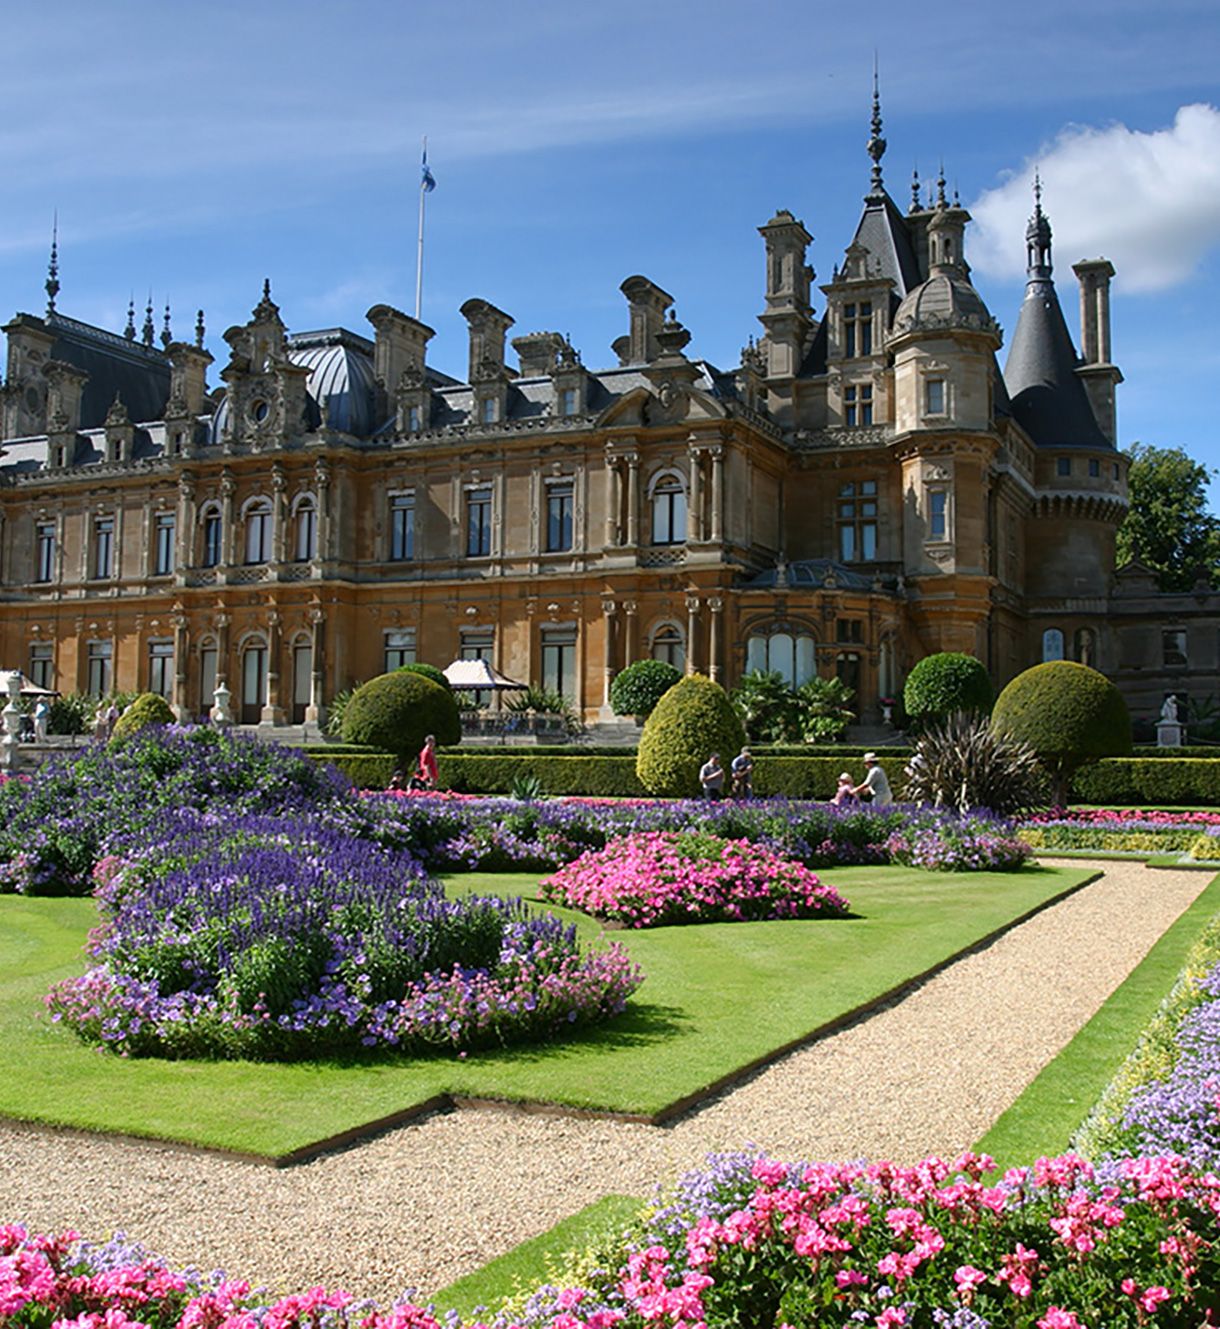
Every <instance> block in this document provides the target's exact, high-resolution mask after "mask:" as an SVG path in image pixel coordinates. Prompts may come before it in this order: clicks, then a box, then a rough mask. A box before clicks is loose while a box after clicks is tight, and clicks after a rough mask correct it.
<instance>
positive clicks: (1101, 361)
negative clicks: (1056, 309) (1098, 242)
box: [1072, 258, 1123, 447]
mask: <svg viewBox="0 0 1220 1329" xmlns="http://www.w3.org/2000/svg"><path fill="white" fill-rule="evenodd" d="M1072 271H1073V272H1074V273H1075V274H1076V280H1077V281H1078V282H1079V283H1080V355H1081V359H1082V360H1083V361H1084V363H1083V364H1082V365H1080V366H1079V368H1078V369H1077V370H1076V374H1077V376H1078V377H1079V378H1080V380H1081V382H1083V383H1084V387H1085V391H1086V392H1087V393H1088V394H1089V405H1090V406H1092V408H1093V415H1094V416H1095V417H1096V419H1097V426H1098V428H1099V429H1100V430H1101V432H1102V433H1103V434H1104V435H1105V436H1106V438H1107V439H1109V441H1110V442H1111V443H1112V444H1113V445H1114V446H1115V447H1117V446H1118V403H1117V401H1116V389H1117V387H1118V385H1119V384H1120V383H1121V382H1122V381H1123V376H1122V372H1121V370H1120V369H1119V368H1118V366H1117V365H1115V364H1113V363H1112V362H1111V358H1110V356H1111V351H1110V279H1111V278H1112V277H1113V276H1114V264H1113V263H1111V262H1110V260H1109V259H1105V258H1091V259H1083V260H1082V261H1081V262H1079V263H1073V264H1072Z"/></svg>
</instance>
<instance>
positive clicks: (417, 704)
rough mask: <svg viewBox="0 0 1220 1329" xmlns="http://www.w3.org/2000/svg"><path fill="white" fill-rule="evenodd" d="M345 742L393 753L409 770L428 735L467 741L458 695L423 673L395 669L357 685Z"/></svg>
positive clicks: (349, 705)
mask: <svg viewBox="0 0 1220 1329" xmlns="http://www.w3.org/2000/svg"><path fill="white" fill-rule="evenodd" d="M342 734H343V739H344V741H345V742H348V743H366V744H368V746H369V747H373V748H381V749H382V750H383V751H386V752H392V753H393V754H394V755H395V757H397V758H398V763H399V765H400V766H402V767H404V768H405V767H406V766H407V765H408V764H409V763H410V762H412V761H413V760H414V759H415V757H416V755H417V754H418V752H419V750H420V749H421V748H422V747H423V745H424V739H425V738H427V737H428V735H429V734H434V735H435V736H436V741H437V743H438V744H443V743H444V744H447V743H457V742H458V741H459V740H460V739H461V737H462V723H461V720H460V718H459V717H458V709H457V704H456V703H455V701H454V700H453V693H452V692H450V691H449V690H448V689H447V688H443V687H441V685H440V684H439V683H433V682H432V680H431V679H430V678H425V677H424V676H423V675H422V674H417V673H409V672H406V671H405V670H395V671H394V672H393V673H390V674H382V675H381V676H380V677H378V678H374V679H371V680H370V681H369V682H367V683H365V684H363V685H362V686H361V687H358V688H357V689H356V691H355V692H354V693H353V694H352V698H351V700H350V701H349V702H348V703H347V706H346V708H345V709H344V713H343V729H342Z"/></svg>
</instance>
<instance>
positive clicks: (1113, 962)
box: [0, 860, 1210, 1302]
mask: <svg viewBox="0 0 1220 1329" xmlns="http://www.w3.org/2000/svg"><path fill="white" fill-rule="evenodd" d="M1072 866H1074V867H1082V866H1094V867H1097V868H1099V869H1101V870H1102V871H1104V874H1105V875H1104V876H1103V877H1102V878H1101V879H1100V880H1099V881H1097V882H1095V883H1093V884H1092V885H1090V886H1088V887H1086V888H1085V889H1084V890H1082V891H1079V892H1077V893H1076V894H1075V895H1072V896H1070V897H1069V898H1068V899H1066V900H1064V901H1062V902H1061V903H1059V904H1057V905H1055V906H1053V907H1052V908H1049V909H1046V910H1044V911H1043V912H1042V913H1040V914H1038V915H1036V916H1035V917H1034V918H1032V919H1031V920H1029V921H1028V922H1027V923H1025V924H1023V925H1022V926H1021V927H1019V928H1016V929H1014V930H1013V931H1011V932H1009V933H1007V934H1006V935H1005V936H1003V937H1001V938H1000V939H999V940H998V941H996V942H995V943H994V944H993V945H991V946H990V947H988V948H987V949H986V950H984V951H981V952H979V953H978V954H975V955H971V956H968V957H966V958H965V959H963V960H961V961H959V962H958V963H957V964H954V965H952V966H951V967H950V968H949V969H947V970H945V971H944V972H943V973H941V974H939V975H938V976H937V977H935V978H933V979H931V980H929V981H928V982H927V983H925V984H924V985H923V986H922V987H920V988H919V989H918V990H916V991H915V992H913V993H911V994H910V995H909V996H907V997H906V998H905V999H904V1000H903V1001H901V1002H898V1003H896V1004H895V1005H893V1006H890V1007H888V1008H887V1009H884V1010H882V1011H880V1012H878V1013H876V1014H874V1015H873V1016H871V1017H869V1018H868V1019H865V1020H863V1021H862V1022H861V1023H859V1024H857V1025H854V1026H852V1027H851V1028H849V1029H846V1030H843V1031H842V1032H840V1033H838V1034H835V1035H833V1036H830V1037H828V1038H826V1039H824V1040H821V1041H820V1042H818V1043H815V1044H813V1045H811V1046H810V1047H808V1048H805V1049H803V1050H802V1051H799V1052H796V1053H793V1054H792V1055H790V1056H788V1057H786V1058H784V1060H782V1061H780V1062H777V1063H776V1064H775V1065H773V1066H771V1067H770V1068H768V1069H767V1070H765V1071H763V1072H761V1073H760V1074H758V1075H757V1076H755V1077H754V1078H753V1079H752V1080H750V1081H749V1082H748V1083H746V1084H744V1085H742V1086H741V1087H739V1088H737V1089H734V1090H732V1091H730V1092H726V1093H724V1094H723V1095H721V1096H720V1097H719V1098H718V1099H716V1100H714V1101H713V1102H711V1103H709V1104H706V1105H705V1106H703V1107H702V1108H700V1109H698V1110H697V1111H693V1112H691V1113H689V1114H688V1115H686V1116H685V1117H683V1118H681V1119H680V1120H678V1121H677V1122H675V1123H673V1124H671V1125H669V1126H665V1127H652V1126H642V1125H632V1124H619V1123H615V1122H606V1121H588V1120H575V1119H572V1118H565V1117H557V1116H543V1115H533V1114H527V1113H524V1112H520V1111H513V1110H509V1109H505V1110H499V1109H491V1110H478V1111H474V1110H471V1111H460V1112H448V1113H437V1114H436V1115H434V1116H432V1117H428V1118H426V1119H424V1120H421V1121H418V1122H415V1123H413V1124H412V1125H409V1126H406V1127H403V1128H402V1129H400V1130H395V1131H393V1132H390V1133H388V1134H386V1135H384V1136H382V1137H380V1138H378V1139H374V1140H371V1141H369V1142H368V1143H366V1144H362V1145H359V1146H356V1147H353V1148H350V1149H348V1150H345V1151H344V1152H342V1153H338V1154H333V1155H329V1156H327V1157H325V1158H321V1159H318V1160H316V1161H314V1162H312V1163H308V1164H305V1165H302V1166H299V1167H295V1168H288V1169H284V1170H279V1171H277V1170H273V1169H271V1168H267V1167H265V1166H259V1165H257V1164H252V1163H243V1162H235V1161H231V1160H228V1159H224V1158H218V1157H213V1156H209V1155H204V1154H195V1153H184V1152H181V1151H175V1150H172V1149H169V1148H165V1147H162V1146H158V1145H152V1144H132V1143H126V1142H121V1141H113V1140H107V1139H105V1138H103V1137H96V1138H87V1139H82V1138H76V1137H70V1136H65V1135H55V1134H52V1133H48V1132H42V1131H31V1130H25V1129H20V1128H17V1127H14V1126H10V1125H6V1124H3V1123H0V1223H2V1222H5V1221H21V1222H24V1223H26V1224H27V1225H29V1226H31V1227H33V1228H35V1229H42V1230H46V1229H59V1228H63V1227H72V1228H75V1229H77V1230H78V1231H80V1232H82V1233H84V1234H85V1235H87V1236H90V1237H97V1238H104V1237H108V1236H109V1235H110V1233H111V1232H112V1231H114V1230H116V1229H121V1230H123V1231H126V1232H127V1233H129V1234H130V1235H132V1236H135V1237H138V1238H139V1239H140V1240H141V1241H143V1242H144V1243H145V1244H146V1245H147V1246H149V1247H150V1248H151V1249H153V1250H155V1251H158V1252H159V1253H161V1254H163V1255H164V1256H166V1257H167V1258H168V1259H169V1260H170V1261H171V1262H172V1263H173V1264H176V1265H195V1266H198V1267H201V1268H204V1269H210V1268H214V1267H220V1268H224V1269H226V1270H228V1271H229V1272H230V1273H232V1274H234V1275H240V1276H242V1277H246V1278H249V1279H251V1280H252V1281H253V1282H255V1283H256V1284H262V1285H265V1286H267V1287H269V1288H271V1289H273V1290H275V1291H280V1292H286V1291H296V1290H300V1289H302V1288H304V1287H306V1286H312V1285H314V1284H316V1283H323V1284H325V1285H328V1286H331V1287H343V1288H345V1289H346V1290H347V1291H349V1292H351V1293H354V1294H356V1295H358V1296H372V1297H375V1298H377V1299H378V1300H380V1301H383V1302H388V1301H390V1300H392V1299H393V1298H394V1297H395V1296H396V1295H397V1294H398V1293H400V1292H401V1291H402V1290H403V1289H405V1288H407V1287H416V1288H419V1289H420V1290H421V1291H422V1292H423V1293H425V1294H426V1293H429V1292H433V1291H435V1290H436V1289H438V1288H440V1287H443V1286H445V1285H446V1284H447V1283H449V1282H450V1281H452V1280H453V1279H454V1278H456V1277H458V1276H459V1275H461V1274H464V1273H467V1272H469V1271H470V1270H472V1269H474V1268H476V1267H477V1266H478V1265H480V1264H482V1263H484V1262H485V1261H486V1260H488V1259H490V1258H491V1257H492V1256H495V1255H499V1254H501V1253H502V1252H503V1251H505V1250H507V1249H509V1248H510V1247H511V1246H513V1245H515V1244H516V1243H517V1242H519V1241H522V1240H524V1239H525V1238H526V1237H530V1236H533V1235H535V1234H536V1233H539V1232H542V1231H544V1230H545V1229H547V1228H548V1227H550V1226H551V1225H552V1224H553V1223H555V1222H556V1221H558V1220H559V1219H560V1218H562V1217H564V1216H566V1215H567V1214H570V1213H573V1212H574V1211H575V1210H577V1209H579V1208H581V1207H582V1206H584V1205H586V1204H588V1203H590V1202H591V1201H593V1200H595V1199H597V1198H598V1197H600V1196H602V1195H605V1194H607V1193H609V1192H612V1191H619V1192H626V1193H629V1194H639V1195H646V1194H649V1193H650V1192H651V1189H652V1187H653V1185H654V1184H655V1183H656V1182H657V1181H658V1180H665V1179H668V1178H671V1177H673V1176H675V1175H676V1174H677V1173H678V1172H679V1171H681V1170H682V1169H684V1168H686V1167H688V1166H690V1165H692V1164H696V1163H698V1162H699V1161H700V1159H701V1158H702V1156H703V1154H704V1153H705V1152H707V1151H708V1150H709V1149H715V1148H736V1147H739V1146H741V1145H743V1144H745V1143H747V1142H753V1143H756V1144H759V1145H762V1146H763V1147H764V1148H766V1149H768V1150H771V1151H773V1152H774V1153H775V1154H776V1155H778V1156H780V1157H783V1158H854V1157H860V1156H864V1155H867V1156H869V1157H891V1158H895V1159H898V1160H902V1161H909V1160H913V1159H915V1158H916V1157H919V1156H922V1155H923V1154H926V1153H939V1154H952V1153H954V1152H956V1151H959V1150H961V1149H964V1148H967V1147H969V1146H970V1145H971V1144H972V1143H973V1142H974V1141H975V1140H977V1139H978V1138H979V1137H980V1136H982V1135H983V1134H984V1133H985V1132H986V1130H987V1128H988V1127H989V1126H990V1125H991V1123H992V1122H993V1121H994V1120H995V1118H996V1117H997V1116H998V1115H999V1113H1000V1112H1002V1111H1003V1110H1004V1109H1005V1108H1006V1107H1007V1106H1008V1104H1009V1103H1010V1102H1011V1101H1012V1100H1013V1098H1015V1097H1016V1095H1017V1094H1019V1093H1020V1091H1021V1090H1022V1089H1023V1088H1024V1087H1025V1086H1026V1085H1027V1084H1028V1083H1029V1081H1030V1080H1031V1079H1032V1078H1033V1077H1034V1075H1035V1074H1036V1073H1037V1072H1038V1070H1039V1069H1040V1068H1041V1067H1042V1066H1043V1065H1044V1064H1045V1063H1046V1062H1047V1060H1049V1059H1050V1057H1052V1056H1053V1055H1054V1054H1055V1053H1056V1052H1057V1051H1058V1050H1059V1049H1060V1048H1061V1047H1063V1045H1064V1044H1065V1043H1066V1042H1067V1041H1068V1040H1069V1039H1070V1038H1071V1036H1072V1035H1073V1034H1074V1033H1075V1031H1076V1030H1077V1029H1078V1028H1079V1027H1080V1026H1081V1025H1082V1024H1083V1023H1084V1022H1085V1021H1086V1020H1087V1019H1088V1018H1089V1017H1090V1016H1091V1015H1092V1014H1093V1012H1094V1011H1096V1010H1097V1008H1098V1007H1099V1006H1100V1005H1101V1003H1102V1002H1103V1001H1104V999H1105V998H1106V997H1107V996H1108V995H1109V993H1110V992H1112V991H1113V989H1114V988H1115V987H1116V986H1117V985H1118V984H1119V983H1120V982H1121V981H1122V979H1123V978H1124V977H1125V976H1126V975H1127V974H1128V973H1129V972H1130V971H1131V969H1132V968H1133V967H1134V966H1135V964H1136V963H1137V962H1138V961H1139V960H1140V959H1141V958H1142V957H1143V955H1144V954H1145V953H1146V951H1147V950H1148V948H1149V947H1150V946H1151V945H1152V944H1153V942H1155V941H1156V939H1157V938H1158V937H1159V936H1160V935H1161V933H1162V932H1163V931H1164V930H1165V929H1166V928H1167V927H1168V926H1169V924H1170V923H1171V922H1172V921H1173V920H1174V919H1175V918H1177V916H1178V915H1179V914H1180V913H1181V912H1182V910H1183V909H1184V908H1185V907H1186V906H1187V905H1188V904H1189V903H1190V902H1191V901H1192V900H1193V899H1194V898H1195V897H1196V896H1197V895H1198V894H1199V892H1200V891H1201V890H1202V889H1203V887H1204V886H1205V885H1206V884H1207V882H1208V881H1209V880H1210V877H1209V874H1208V873H1206V872H1195V871H1164V870H1156V871H1153V870H1150V869H1147V868H1144V867H1143V866H1141V865H1138V864H1135V863H1130V864H1128V863H1097V864H1088V865H1086V864H1082V863H1081V862H1080V861H1079V860H1075V861H1073V863H1072Z"/></svg>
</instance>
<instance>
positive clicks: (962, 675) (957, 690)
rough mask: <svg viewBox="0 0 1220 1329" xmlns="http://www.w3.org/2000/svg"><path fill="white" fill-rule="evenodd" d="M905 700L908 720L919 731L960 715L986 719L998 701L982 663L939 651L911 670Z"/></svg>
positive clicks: (964, 656)
mask: <svg viewBox="0 0 1220 1329" xmlns="http://www.w3.org/2000/svg"><path fill="white" fill-rule="evenodd" d="M902 699H903V703H904V705H905V706H906V712H907V716H908V717H909V718H910V720H911V722H912V723H913V724H914V725H915V726H916V727H919V726H922V725H923V724H924V723H926V722H927V721H929V720H940V719H943V718H944V717H945V716H947V715H953V714H954V713H955V712H957V711H974V712H978V713H980V714H983V715H986V714H987V713H988V712H989V711H990V710H991V703H992V702H993V701H994V700H995V690H994V689H993V688H992V686H991V676H990V675H989V674H988V672H987V668H986V666H985V665H984V664H983V662H982V661H981V660H976V659H975V657H974V656H973V655H966V654H964V653H963V652H961V651H938V652H937V653H936V654H935V655H927V656H925V657H924V658H923V659H922V660H920V662H919V663H918V664H917V665H916V666H915V668H914V669H912V670H911V672H910V675H909V676H908V678H907V681H906V687H905V688H904V689H903V693H902Z"/></svg>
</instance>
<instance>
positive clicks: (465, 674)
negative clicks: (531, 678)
mask: <svg viewBox="0 0 1220 1329" xmlns="http://www.w3.org/2000/svg"><path fill="white" fill-rule="evenodd" d="M444 675H445V677H446V678H447V679H448V680H449V686H450V687H451V688H452V689H453V690H454V691H455V692H476V691H478V690H479V689H481V688H489V689H491V690H492V691H495V692H525V691H526V689H527V688H528V687H529V684H527V683H517V682H515V681H514V680H513V679H511V678H509V677H507V675H505V674H502V673H501V672H500V671H499V670H498V669H496V668H495V667H494V666H493V665H490V664H488V662H487V661H486V660H454V662H453V663H452V664H451V665H446V666H445V669H444Z"/></svg>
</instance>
